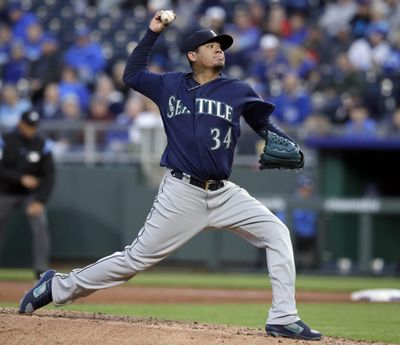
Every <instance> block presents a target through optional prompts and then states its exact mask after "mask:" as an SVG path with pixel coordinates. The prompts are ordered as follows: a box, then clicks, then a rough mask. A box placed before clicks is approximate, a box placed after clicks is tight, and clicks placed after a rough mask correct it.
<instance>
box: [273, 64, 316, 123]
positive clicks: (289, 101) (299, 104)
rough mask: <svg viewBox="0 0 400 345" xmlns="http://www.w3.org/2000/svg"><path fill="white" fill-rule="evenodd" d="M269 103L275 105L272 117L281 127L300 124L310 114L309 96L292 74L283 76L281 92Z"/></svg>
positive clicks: (296, 77) (294, 74)
mask: <svg viewBox="0 0 400 345" xmlns="http://www.w3.org/2000/svg"><path fill="white" fill-rule="evenodd" d="M271 102H273V103H274V104H275V105H276V108H275V110H274V113H273V116H274V117H275V119H276V120H277V121H278V122H280V123H281V124H282V125H285V124H286V125H299V124H302V123H303V122H304V120H305V119H306V118H307V117H308V116H309V115H310V114H311V112H312V104H311V95H310V94H309V92H308V91H307V90H306V89H305V88H304V87H303V86H302V85H301V81H300V79H299V77H298V76H297V74H296V73H294V72H289V73H288V74H287V75H286V76H285V78H284V80H283V85H282V90H281V92H280V93H279V94H278V95H277V96H276V97H272V98H271Z"/></svg>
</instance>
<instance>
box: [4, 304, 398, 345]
mask: <svg viewBox="0 0 400 345" xmlns="http://www.w3.org/2000/svg"><path fill="white" fill-rule="evenodd" d="M3 306H6V305H4V304H3ZM7 306H10V305H7ZM13 306H16V305H13ZM269 307H270V305H267V304H218V305H209V304H205V305H199V304H136V305H133V304H131V305H127V304H112V305H111V304H107V305H99V304H75V305H74V304H73V305H68V306H64V307H62V309H65V310H76V311H85V312H102V313H106V314H114V315H128V316H135V317H154V318H158V319H166V320H189V321H198V322H205V323H218V324H226V325H237V326H246V327H253V328H263V327H264V324H265V319H266V315H267V310H268V309H269ZM51 309H54V308H51ZM298 309H299V313H300V315H301V317H302V319H303V320H304V321H305V322H306V323H308V324H309V325H310V326H311V327H313V328H315V329H318V330H319V331H321V332H322V333H323V334H324V335H326V336H334V337H343V338H349V339H360V340H367V341H376V342H385V343H392V344H400V329H399V325H400V313H399V311H400V305H399V304H386V303H370V304H343V303H341V304H322V303H318V304H311V303H306V304H301V305H299V306H298Z"/></svg>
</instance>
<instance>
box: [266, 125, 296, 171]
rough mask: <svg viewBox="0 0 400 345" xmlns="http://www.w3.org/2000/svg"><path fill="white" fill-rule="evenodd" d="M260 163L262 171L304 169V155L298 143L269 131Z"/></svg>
mask: <svg viewBox="0 0 400 345" xmlns="http://www.w3.org/2000/svg"><path fill="white" fill-rule="evenodd" d="M258 162H259V163H260V170H264V169H290V170H294V169H301V168H303V167H304V154H303V152H302V151H301V150H300V148H299V146H298V145H297V144H296V143H294V142H292V141H290V140H289V139H286V138H283V137H281V136H280V135H278V134H276V133H273V132H269V131H268V133H267V140H266V141H265V146H264V150H263V153H262V154H261V155H260V160H259V161H258Z"/></svg>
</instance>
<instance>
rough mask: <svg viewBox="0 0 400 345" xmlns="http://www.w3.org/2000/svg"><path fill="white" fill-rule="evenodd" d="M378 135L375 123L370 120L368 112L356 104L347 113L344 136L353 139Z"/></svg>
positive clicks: (362, 106)
mask: <svg viewBox="0 0 400 345" xmlns="http://www.w3.org/2000/svg"><path fill="white" fill-rule="evenodd" d="M377 133H378V127H377V123H376V122H375V121H374V120H373V119H371V118H370V116H369V111H368V108H367V107H366V106H364V105H363V104H356V105H355V106H354V107H353V108H352V109H351V110H350V113H349V121H348V122H347V123H346V124H345V129H344V134H345V135H348V136H351V137H353V138H354V137H355V138H366V137H371V136H375V135H377Z"/></svg>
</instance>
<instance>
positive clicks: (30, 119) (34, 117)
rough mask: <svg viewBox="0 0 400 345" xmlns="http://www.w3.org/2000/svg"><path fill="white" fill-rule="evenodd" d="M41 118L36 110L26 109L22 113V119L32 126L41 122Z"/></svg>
mask: <svg viewBox="0 0 400 345" xmlns="http://www.w3.org/2000/svg"><path fill="white" fill-rule="evenodd" d="M39 120H40V116H39V114H38V113H37V112H36V111H32V110H28V111H24V112H23V113H22V115H21V121H23V122H25V123H26V124H27V125H29V126H32V127H36V126H37V125H38V124H39Z"/></svg>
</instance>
